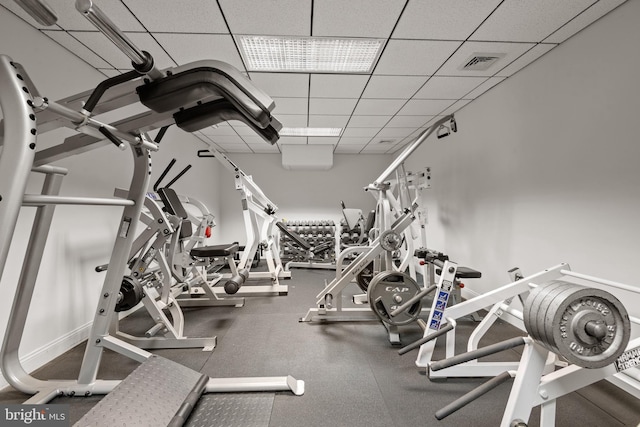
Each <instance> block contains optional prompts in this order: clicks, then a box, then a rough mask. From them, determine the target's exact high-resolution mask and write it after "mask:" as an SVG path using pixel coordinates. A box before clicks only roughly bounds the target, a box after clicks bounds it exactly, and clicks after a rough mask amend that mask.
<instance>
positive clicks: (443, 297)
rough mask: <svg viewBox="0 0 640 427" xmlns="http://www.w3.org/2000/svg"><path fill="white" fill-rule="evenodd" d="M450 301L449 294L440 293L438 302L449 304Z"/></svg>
mask: <svg viewBox="0 0 640 427" xmlns="http://www.w3.org/2000/svg"><path fill="white" fill-rule="evenodd" d="M448 299H449V293H448V292H443V291H440V293H439V294H438V301H444V302H447V300H448Z"/></svg>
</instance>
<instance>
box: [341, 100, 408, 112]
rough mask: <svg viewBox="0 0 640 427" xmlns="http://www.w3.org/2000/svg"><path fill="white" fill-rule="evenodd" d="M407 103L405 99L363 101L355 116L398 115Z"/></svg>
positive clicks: (359, 103) (359, 104)
mask: <svg viewBox="0 0 640 427" xmlns="http://www.w3.org/2000/svg"><path fill="white" fill-rule="evenodd" d="M405 102H407V101H406V100H405V99H361V100H360V101H359V102H358V106H357V107H356V109H355V110H354V112H353V114H357V115H360V116H367V115H371V116H375V115H384V116H389V115H393V114H395V113H397V112H398V110H399V109H400V108H401V107H402V106H403V105H404V103H405Z"/></svg>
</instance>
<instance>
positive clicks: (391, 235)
mask: <svg viewBox="0 0 640 427" xmlns="http://www.w3.org/2000/svg"><path fill="white" fill-rule="evenodd" d="M380 246H382V249H384V250H385V251H387V252H393V251H397V250H398V249H400V246H402V236H401V235H400V234H398V233H396V232H395V231H393V230H386V231H383V232H382V234H381V235H380Z"/></svg>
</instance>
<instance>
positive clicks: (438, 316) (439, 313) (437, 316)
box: [432, 310, 442, 322]
mask: <svg viewBox="0 0 640 427" xmlns="http://www.w3.org/2000/svg"><path fill="white" fill-rule="evenodd" d="M432 319H433V320H437V321H438V322H440V321H441V320H442V311H440V310H433V318H432Z"/></svg>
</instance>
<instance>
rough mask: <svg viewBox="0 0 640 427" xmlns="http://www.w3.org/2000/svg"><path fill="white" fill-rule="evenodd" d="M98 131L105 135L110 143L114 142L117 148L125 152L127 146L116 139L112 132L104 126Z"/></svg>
mask: <svg viewBox="0 0 640 427" xmlns="http://www.w3.org/2000/svg"><path fill="white" fill-rule="evenodd" d="M98 131H99V132H100V133H101V134H103V135H104V136H105V137H106V138H107V139H108V140H109V141H111V142H113V145H115V146H116V147H118V148H119V149H121V150H124V149H125V148H127V147H125V145H124V143H123V142H122V141H120V140H119V139H118V138H116V136H115V135H114V134H112V133H111V131H110V130H109V129H107V128H106V127H104V126H100V127H99V128H98Z"/></svg>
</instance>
